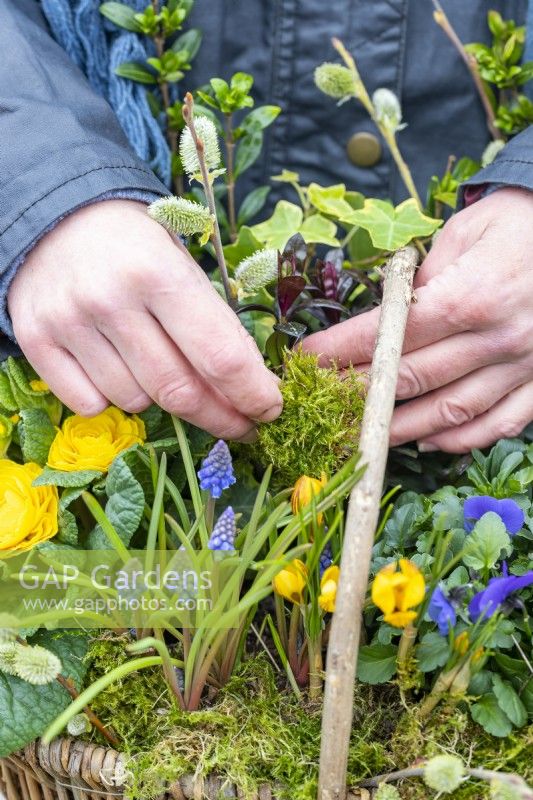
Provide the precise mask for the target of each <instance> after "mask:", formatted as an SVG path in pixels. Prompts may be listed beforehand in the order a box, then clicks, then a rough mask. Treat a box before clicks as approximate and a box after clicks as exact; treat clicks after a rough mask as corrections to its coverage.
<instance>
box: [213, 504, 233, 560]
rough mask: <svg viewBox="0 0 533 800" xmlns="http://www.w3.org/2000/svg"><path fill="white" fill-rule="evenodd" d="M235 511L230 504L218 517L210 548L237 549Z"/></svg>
mask: <svg viewBox="0 0 533 800" xmlns="http://www.w3.org/2000/svg"><path fill="white" fill-rule="evenodd" d="M236 533H237V526H236V524H235V512H234V511H233V509H232V507H231V506H228V507H227V509H226V510H225V511H223V512H222V514H221V515H220V517H219V518H218V520H217V522H216V525H215V527H214V528H213V532H212V534H211V536H210V538H209V541H208V543H207V546H208V548H209V549H210V550H235V534H236Z"/></svg>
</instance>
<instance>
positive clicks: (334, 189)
mask: <svg viewBox="0 0 533 800" xmlns="http://www.w3.org/2000/svg"><path fill="white" fill-rule="evenodd" d="M345 195H346V186H345V185H344V184H343V183H338V184H336V185H335V186H319V185H318V184H317V183H310V184H309V187H308V189H307V196H308V197H309V201H310V203H311V204H312V205H313V206H314V207H315V208H316V209H317V210H318V211H321V212H322V214H329V215H330V216H332V217H337V218H338V219H340V220H343V221H351V216H352V214H353V212H354V209H353V207H352V206H351V205H350V203H348V202H347V200H345Z"/></svg>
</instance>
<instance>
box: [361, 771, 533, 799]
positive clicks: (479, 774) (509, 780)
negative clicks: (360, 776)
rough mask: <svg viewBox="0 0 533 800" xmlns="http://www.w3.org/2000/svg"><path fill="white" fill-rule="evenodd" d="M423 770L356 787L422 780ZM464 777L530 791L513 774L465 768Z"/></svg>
mask: <svg viewBox="0 0 533 800" xmlns="http://www.w3.org/2000/svg"><path fill="white" fill-rule="evenodd" d="M424 769H425V767H424V766H418V767H407V768H406V769H399V770H397V771H396V772H389V773H384V774H383V775H376V776H375V777H374V778H367V779H366V780H364V781H361V783H359V784H358V785H359V786H361V787H363V788H365V789H375V788H376V787H378V786H379V785H380V783H394V782H395V781H401V780H404V779H405V778H422V777H423V776H424ZM465 776H468V777H470V778H477V779H478V780H482V781H493V780H498V781H501V782H502V783H506V784H508V785H509V786H514V787H520V788H521V789H525V790H529V791H531V789H530V787H529V786H527V785H526V784H525V782H524V781H523V779H522V778H521V777H520V776H519V775H516V774H515V773H513V772H497V771H496V770H492V769H483V768H482V767H465ZM530 797H532V798H533V794H527V795H524V800H526V798H530Z"/></svg>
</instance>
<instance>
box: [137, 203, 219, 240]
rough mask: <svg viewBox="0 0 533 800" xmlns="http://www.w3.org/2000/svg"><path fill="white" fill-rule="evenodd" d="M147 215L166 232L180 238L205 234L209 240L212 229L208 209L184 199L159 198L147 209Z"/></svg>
mask: <svg viewBox="0 0 533 800" xmlns="http://www.w3.org/2000/svg"><path fill="white" fill-rule="evenodd" d="M148 213H149V214H150V216H151V217H152V219H155V220H156V222H159V224H160V225H162V226H163V227H164V228H166V229H167V231H170V232H171V233H178V234H181V235H182V236H192V235H193V234H194V233H201V234H204V235H205V234H206V233H207V237H208V238H209V235H210V234H211V231H212V229H213V220H212V217H211V214H210V213H209V209H208V208H206V206H202V205H201V204H200V203H196V202H195V201H194V200H187V199H186V198H184V197H161V198H160V199H159V200H156V201H155V202H154V203H152V204H151V205H150V206H149V207H148Z"/></svg>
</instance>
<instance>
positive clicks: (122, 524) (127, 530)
mask: <svg viewBox="0 0 533 800" xmlns="http://www.w3.org/2000/svg"><path fill="white" fill-rule="evenodd" d="M105 488H106V493H107V496H108V501H107V503H106V506H105V514H106V517H107V518H108V520H109V522H110V523H111V524H112V526H113V527H114V528H115V530H116V532H117V533H118V535H119V536H120V538H121V540H122V541H123V542H124V544H125V545H126V547H127V546H128V545H129V543H130V541H131V539H132V536H133V534H134V533H135V532H136V531H137V529H138V527H139V524H140V522H141V519H142V516H143V511H144V503H145V498H144V492H143V489H142V486H141V484H140V483H139V481H138V480H137V479H136V478H135V476H134V475H133V472H132V471H131V469H130V467H129V466H128V464H127V463H126V461H125V460H124V458H123V457H122V456H119V457H118V458H116V459H115V460H114V461H113V463H112V464H111V467H110V469H109V474H108V476H107V480H106V487H105ZM89 547H90V548H91V549H93V550H107V549H109V547H110V542H109V539H108V538H107V536H106V534H105V533H104V531H103V530H102V528H101V527H100V526H99V525H98V526H96V528H95V529H94V530H93V531H91V533H90V535H89Z"/></svg>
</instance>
